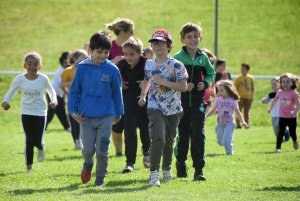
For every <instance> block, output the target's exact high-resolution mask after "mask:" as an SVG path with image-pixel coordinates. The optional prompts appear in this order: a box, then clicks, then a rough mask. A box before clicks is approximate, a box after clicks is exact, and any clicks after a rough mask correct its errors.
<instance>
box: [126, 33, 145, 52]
mask: <svg viewBox="0 0 300 201" xmlns="http://www.w3.org/2000/svg"><path fill="white" fill-rule="evenodd" d="M122 47H123V48H127V47H129V48H131V49H133V50H135V51H136V52H137V53H138V54H142V49H143V43H142V41H141V40H140V39H138V38H135V37H133V36H131V37H129V38H128V40H126V41H125V42H124V43H123V44H122Z"/></svg>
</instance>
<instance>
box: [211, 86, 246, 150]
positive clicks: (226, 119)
mask: <svg viewBox="0 0 300 201" xmlns="http://www.w3.org/2000/svg"><path fill="white" fill-rule="evenodd" d="M217 87H218V89H219V90H218V97H217V98H216V99H215V104H214V107H213V108H212V109H211V110H210V111H209V112H208V113H207V114H206V115H205V118H207V117H209V116H211V115H212V114H215V113H216V112H217V111H218V122H217V125H216V127H215V132H216V135H217V142H218V144H219V145H220V146H224V147H225V151H226V154H227V155H233V154H234V152H233V132H234V128H235V123H234V117H233V116H234V115H233V114H234V112H235V114H236V116H237V118H238V119H239V120H240V122H242V124H243V126H244V127H245V128H247V127H248V125H247V123H246V122H245V121H244V119H243V117H242V115H241V112H240V110H239V108H238V103H237V101H238V100H239V95H238V93H237V91H236V89H235V88H234V86H233V83H232V81H230V80H221V81H219V82H218V83H217Z"/></svg>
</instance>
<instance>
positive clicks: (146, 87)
mask: <svg viewBox="0 0 300 201" xmlns="http://www.w3.org/2000/svg"><path fill="white" fill-rule="evenodd" d="M150 85H151V82H150V80H145V79H144V81H143V84H142V91H141V95H140V100H139V102H138V104H139V106H141V107H143V106H144V105H145V104H146V94H147V93H148V91H149V88H150Z"/></svg>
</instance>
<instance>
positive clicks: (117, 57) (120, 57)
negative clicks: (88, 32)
mask: <svg viewBox="0 0 300 201" xmlns="http://www.w3.org/2000/svg"><path fill="white" fill-rule="evenodd" d="M122 59H124V56H116V57H115V58H114V59H113V60H112V61H111V62H113V63H117V62H119V61H121V60H122Z"/></svg>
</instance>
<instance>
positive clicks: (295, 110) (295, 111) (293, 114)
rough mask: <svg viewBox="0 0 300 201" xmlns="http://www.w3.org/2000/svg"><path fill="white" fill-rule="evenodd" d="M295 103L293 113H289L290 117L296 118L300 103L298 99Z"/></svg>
mask: <svg viewBox="0 0 300 201" xmlns="http://www.w3.org/2000/svg"><path fill="white" fill-rule="evenodd" d="M297 96H298V95H297ZM295 103H296V108H295V109H294V110H293V111H291V116H292V117H297V113H298V111H299V109H300V102H299V99H298V97H297V98H296V99H295Z"/></svg>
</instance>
